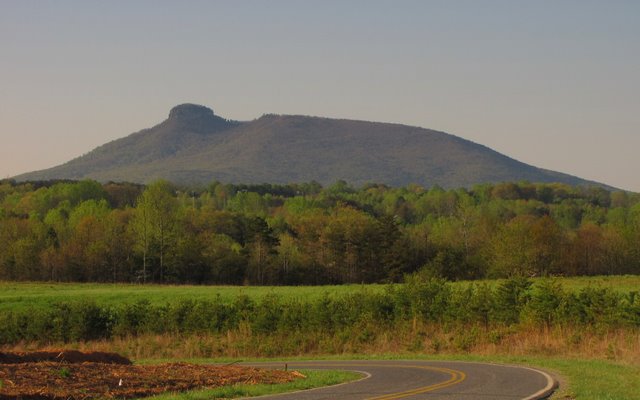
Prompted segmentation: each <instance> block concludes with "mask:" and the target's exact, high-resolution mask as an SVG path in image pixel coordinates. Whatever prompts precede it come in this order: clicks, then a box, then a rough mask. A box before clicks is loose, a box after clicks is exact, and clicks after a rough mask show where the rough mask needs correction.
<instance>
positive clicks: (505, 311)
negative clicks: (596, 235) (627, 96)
mask: <svg viewBox="0 0 640 400" xmlns="http://www.w3.org/2000/svg"><path fill="white" fill-rule="evenodd" d="M418 322H420V323H435V324H444V325H446V326H450V327H453V328H455V327H458V328H459V327H460V326H466V325H470V324H471V325H476V326H481V327H482V326H483V327H486V328H489V327H495V326H515V325H519V326H526V327H531V326H540V327H552V326H557V325H567V326H593V327H597V328H604V329H608V328H620V327H640V294H639V293H638V292H630V293H626V294H622V293H618V292H615V291H612V290H610V289H606V288H585V289H582V290H581V291H579V292H568V291H566V290H564V289H563V288H562V286H561V285H560V284H559V283H557V282H555V281H553V280H545V281H539V282H538V283H536V284H532V283H531V282H530V281H529V280H527V279H523V278H513V279H509V280H506V281H504V282H503V283H501V284H500V285H497V286H496V287H492V286H489V285H487V284H484V283H480V284H470V285H468V286H466V287H463V288H461V287H459V286H456V287H454V286H452V285H451V284H449V283H448V282H446V281H443V280H440V279H421V278H419V277H413V278H409V279H407V283H406V284H404V285H396V286H389V287H388V288H387V289H386V290H385V291H383V292H372V291H369V290H367V289H366V288H364V289H361V290H359V291H357V292H354V293H352V294H348V295H342V296H330V295H329V294H326V295H325V296H323V297H321V298H320V299H318V300H304V299H293V300H292V299H283V298H280V297H278V296H277V295H268V296H266V297H264V298H262V299H261V300H259V301H256V300H254V299H252V298H250V297H248V296H238V297H236V298H235V299H234V301H232V302H224V301H222V299H220V298H217V299H214V300H197V301H196V300H183V301H178V302H175V303H168V304H165V305H154V304H152V303H150V302H149V301H146V300H143V301H139V302H136V303H127V304H121V305H117V306H108V305H99V304H96V303H94V302H91V301H82V302H73V303H57V304H54V305H52V306H51V307H50V308H48V309H27V310H24V311H15V312H11V311H10V312H6V313H3V314H1V315H0V344H13V343H17V342H19V341H39V342H74V341H86V340H96V339H109V338H113V337H127V336H137V335H141V334H149V333H151V334H154V333H157V334H163V333H174V334H175V333H177V334H192V333H196V334H197V333H224V332H228V331H234V330H239V329H243V330H247V331H248V332H249V333H250V334H257V335H271V334H278V335H285V334H287V333H288V332H289V333H291V332H297V333H299V332H315V333H327V334H333V333H340V334H344V332H347V331H352V332H353V333H354V334H356V333H358V332H360V331H362V332H364V331H366V329H370V327H375V328H376V329H383V330H390V331H392V330H393V329H394V327H397V326H400V324H410V323H413V324H416V323H418ZM356 331H358V332H356Z"/></svg>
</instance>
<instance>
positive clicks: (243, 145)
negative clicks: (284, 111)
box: [15, 104, 592, 188]
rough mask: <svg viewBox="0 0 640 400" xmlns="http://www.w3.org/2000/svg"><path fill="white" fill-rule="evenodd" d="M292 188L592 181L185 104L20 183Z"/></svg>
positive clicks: (487, 156)
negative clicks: (314, 183) (340, 182)
mask: <svg viewBox="0 0 640 400" xmlns="http://www.w3.org/2000/svg"><path fill="white" fill-rule="evenodd" d="M84 178H90V179H96V180H99V181H130V182H140V183H145V182H149V181H152V180H154V179H158V178H164V179H168V180H170V181H174V182H176V183H201V184H206V183H209V182H212V181H215V180H218V181H222V182H234V183H264V182H268V183H289V182H308V181H312V180H316V181H318V182H320V183H323V184H329V183H332V182H335V181H337V180H340V179H343V180H345V181H347V182H349V183H352V184H355V185H360V184H363V183H366V182H376V183H385V184H388V185H392V186H401V185H407V184H410V183H417V184H420V185H423V186H427V187H428V186H432V185H436V184H437V185H440V186H442V187H445V188H455V187H469V186H472V185H474V184H477V183H486V182H492V183H495V182H504V181H522V180H528V181H531V182H562V183H568V184H589V183H592V182H587V181H585V180H582V179H580V178H577V177H574V176H570V175H566V174H562V173H559V172H553V171H548V170H544V169H540V168H536V167H533V166H531V165H527V164H524V163H521V162H519V161H516V160H514V159H512V158H509V157H507V156H505V155H503V154H500V153H498V152H496V151H494V150H491V149H489V148H487V147H485V146H482V145H479V144H476V143H473V142H470V141H468V140H465V139H462V138H460V137H457V136H453V135H450V134H447V133H444V132H438V131H434V130H430V129H424V128H419V127H413V126H406V125H399V124H390V123H379V122H367V121H355V120H346V119H329V118H320V117H309V116H300V115H273V114H268V115H264V116H262V117H260V118H258V119H256V120H253V121H246V122H240V121H232V120H227V119H225V118H222V117H220V116H217V115H215V113H214V112H213V110H211V109H210V108H207V107H204V106H201V105H197V104H181V105H178V106H176V107H174V108H172V109H171V111H170V112H169V118H168V119H166V120H165V121H163V122H161V123H160V124H158V125H156V126H154V127H152V128H149V129H144V130H142V131H139V132H136V133H133V134H131V135H129V136H127V137H124V138H122V139H118V140H114V141H112V142H110V143H107V144H104V145H102V146H100V147H98V148H96V149H94V150H93V151H91V152H90V153H88V154H86V155H84V156H82V157H78V158H76V159H74V160H71V161H69V162H67V163H65V164H63V165H60V166H57V167H53V168H50V169H45V170H42V171H36V172H30V173H27V174H23V175H19V176H17V177H15V179H17V180H21V181H24V180H46V179H84Z"/></svg>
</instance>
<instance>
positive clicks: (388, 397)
mask: <svg viewBox="0 0 640 400" xmlns="http://www.w3.org/2000/svg"><path fill="white" fill-rule="evenodd" d="M398 367H399V368H418V369H426V370H431V371H436V372H443V373H446V374H449V375H450V376H451V377H450V378H449V379H447V380H446V381H442V382H439V383H434V384H433V385H429V386H422V387H419V388H416V389H411V390H407V391H404V392H399V393H389V394H385V395H382V396H377V397H369V398H368V399H367V400H395V399H402V398H404V397H409V396H415V395H417V394H422V393H427V392H432V391H434V390H438V389H444V388H446V387H449V386H453V385H457V384H458V383H460V382H462V381H463V380H465V378H466V377H467V376H466V375H465V373H464V372H462V371H456V370H454V369H449V368H438V367H428V366H420V365H412V366H398Z"/></svg>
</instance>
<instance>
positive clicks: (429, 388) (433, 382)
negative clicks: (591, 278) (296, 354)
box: [251, 361, 555, 400]
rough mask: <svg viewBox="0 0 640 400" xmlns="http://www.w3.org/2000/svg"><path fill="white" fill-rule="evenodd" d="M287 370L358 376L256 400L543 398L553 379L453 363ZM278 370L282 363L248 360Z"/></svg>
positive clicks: (306, 364)
mask: <svg viewBox="0 0 640 400" xmlns="http://www.w3.org/2000/svg"><path fill="white" fill-rule="evenodd" d="M287 364H288V368H289V369H339V370H351V371H359V372H361V373H363V379H361V380H358V381H355V382H351V383H345V384H341V385H337V386H331V387H326V388H319V389H312V390H307V391H302V392H295V393H288V394H282V395H274V396H263V397H260V399H274V400H275V399H278V400H281V399H287V400H290V399H300V400H321V399H322V400H325V399H326V400H329V399H331V400H343V399H344V400H356V399H357V400H365V399H366V400H395V399H408V400H410V399H414V400H415V399H449V400H451V399H460V400H467V399H468V400H471V399H481V400H486V399H496V400H507V399H521V400H522V399H527V400H533V399H543V398H545V397H546V396H548V395H549V394H550V393H552V391H553V389H554V388H555V382H554V381H553V379H552V378H551V377H550V376H549V375H548V374H546V373H545V372H542V371H538V370H534V369H530V368H525V367H518V366H508V365H499V364H484V363H471V362H453V361H451V362H450V361H300V362H287ZM251 365H254V366H259V367H274V368H284V362H282V363H251Z"/></svg>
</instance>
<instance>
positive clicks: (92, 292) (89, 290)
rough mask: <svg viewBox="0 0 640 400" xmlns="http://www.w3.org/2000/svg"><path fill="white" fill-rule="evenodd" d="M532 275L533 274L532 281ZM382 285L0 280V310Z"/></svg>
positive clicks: (626, 287) (598, 279)
mask: <svg viewBox="0 0 640 400" xmlns="http://www.w3.org/2000/svg"><path fill="white" fill-rule="evenodd" d="M555 279H556V280H557V281H558V282H559V283H560V284H561V285H562V286H563V287H564V288H565V289H566V290H569V291H579V290H580V289H583V288H585V287H602V288H609V289H612V290H615V291H619V292H625V293H627V292H631V291H638V290H639V288H640V275H623V276H595V277H571V278H555ZM535 280H536V279H534V281H535ZM500 282H502V280H482V281H472V282H470V281H464V282H456V283H454V285H469V284H471V283H486V284H488V285H489V286H495V285H497V284H499V283H500ZM385 288H386V285H376V284H370V285H332V286H196V285H179V286H178V285H136V284H122V283H118V284H105V283H48V282H40V283H36V282H3V281H0V312H1V311H5V310H6V311H9V310H11V311H19V310H21V309H24V308H28V307H30V308H32V307H36V308H37V307H41V308H47V307H50V306H51V304H54V303H59V302H74V301H80V300H86V299H91V300H92V301H95V302H96V304H98V305H119V304H122V303H135V302H137V301H139V300H146V301H149V302H150V303H151V304H152V305H164V304H167V303H175V302H178V301H180V300H213V299H215V298H217V297H219V298H220V299H221V300H222V301H223V302H231V301H233V300H234V299H235V298H237V296H240V295H246V296H249V297H250V298H253V299H254V300H259V299H261V298H263V297H265V296H267V295H273V294H275V295H277V296H279V297H281V298H283V299H285V300H286V299H303V300H305V301H306V300H308V301H313V300H317V299H319V298H321V297H323V296H325V295H329V296H341V295H343V294H347V293H353V292H357V291H360V290H367V291H370V292H374V293H375V292H381V291H384V290H385Z"/></svg>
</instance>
